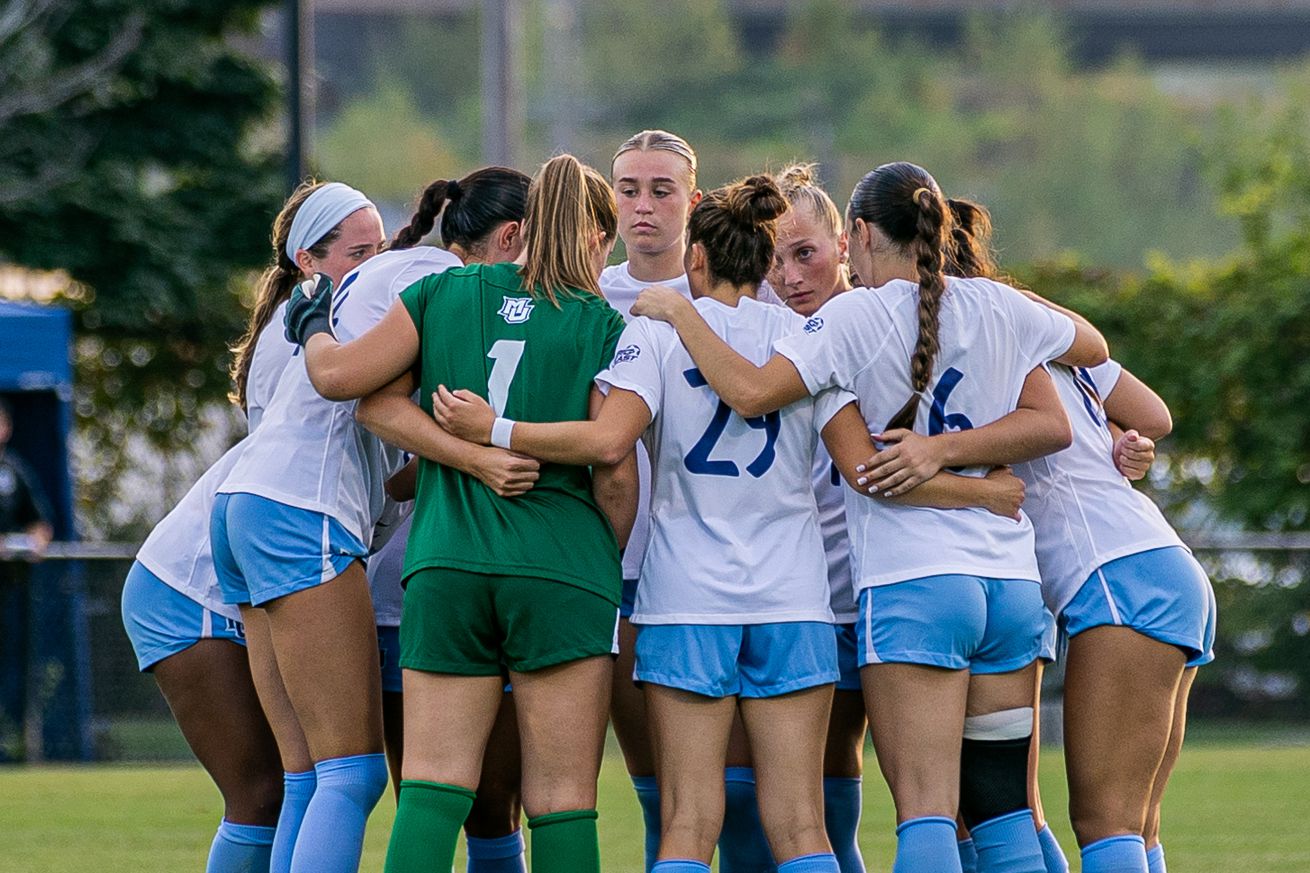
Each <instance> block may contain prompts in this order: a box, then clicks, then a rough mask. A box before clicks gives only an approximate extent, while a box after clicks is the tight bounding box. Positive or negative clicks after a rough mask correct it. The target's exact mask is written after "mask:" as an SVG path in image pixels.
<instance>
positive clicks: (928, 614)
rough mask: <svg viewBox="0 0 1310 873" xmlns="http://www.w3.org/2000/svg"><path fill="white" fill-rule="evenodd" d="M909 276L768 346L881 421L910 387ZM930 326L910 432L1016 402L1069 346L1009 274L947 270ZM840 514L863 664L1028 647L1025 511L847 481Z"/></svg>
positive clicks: (987, 669)
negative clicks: (849, 394)
mask: <svg viewBox="0 0 1310 873" xmlns="http://www.w3.org/2000/svg"><path fill="white" fill-rule="evenodd" d="M918 290H919V289H918V285H917V284H915V283H913V282H907V281H904V280H896V281H892V282H889V283H888V284H887V285H884V286H883V287H881V288H879V289H877V290H876V291H875V290H870V289H867V288H858V289H855V290H854V291H850V292H847V293H845V294H841V295H838V296H837V297H835V298H834V299H833V300H831V301H829V302H828V303H827V304H826V305H825V306H824V307H823V308H822V309H821V310H820V311H819V312H818V313H817V314H816V315H814V316H813V317H811V318H810V319H809V320H808V321H807V322H806V323H805V330H804V331H803V332H801V333H798V334H794V335H792V336H789V337H785V338H783V339H780V340H779V341H778V342H777V343H775V349H776V351H777V352H778V353H780V354H782V355H784V356H785V357H787V358H788V359H789V360H790V361H791V362H792V363H793V364H794V365H795V366H796V369H797V371H798V372H799V373H800V375H801V378H802V379H803V380H804V382H805V385H806V387H807V388H808V389H809V390H810V392H811V393H817V392H819V391H821V390H824V389H826V388H830V387H833V386H840V387H843V388H846V389H848V390H851V391H853V392H854V393H855V395H856V396H857V397H858V398H859V401H860V409H861V411H862V412H863V414H864V418H865V422H866V424H867V425H868V427H869V430H870V431H872V432H879V431H881V430H883V429H884V428H885V427H886V426H887V423H888V421H889V420H890V419H891V417H892V416H893V415H895V414H896V412H897V411H898V410H899V409H900V408H901V407H902V406H903V405H904V403H905V400H906V398H908V397H909V396H911V393H912V386H911V384H910V373H909V362H910V356H911V354H912V352H913V350H914V346H915V342H916V339H917V337H918ZM939 337H940V346H941V349H940V351H939V352H938V355H937V357H936V360H935V361H934V372H933V378H932V379H930V381H929V387H928V388H927V389H926V390H925V391H923V392H921V393H920V395H919V398H918V408H917V413H916V421H915V430H917V431H918V432H920V433H925V432H926V433H928V434H936V433H941V432H943V431H945V430H961V429H968V428H972V427H975V426H981V425H983V424H987V423H990V422H993V421H996V420H997V419H999V418H1001V417H1003V416H1004V415H1006V414H1007V413H1009V412H1011V411H1013V410H1014V409H1015V407H1016V405H1017V403H1018V398H1019V394H1020V392H1021V390H1022V388H1023V383H1024V380H1025V378H1026V377H1027V376H1028V374H1029V373H1030V372H1031V371H1032V370H1033V369H1034V368H1035V367H1037V366H1039V365H1041V364H1043V363H1045V362H1046V361H1048V360H1050V359H1052V358H1054V357H1056V356H1058V355H1060V354H1063V353H1064V352H1065V351H1067V350H1068V348H1069V346H1070V345H1071V344H1072V342H1073V337H1074V325H1073V322H1072V321H1071V320H1070V319H1069V318H1068V317H1067V316H1064V315H1062V314H1060V313H1057V312H1054V311H1053V310H1050V309H1048V308H1046V307H1043V306H1040V305H1038V304H1036V303H1033V302H1032V301H1030V300H1028V299H1027V298H1025V297H1023V296H1022V295H1020V294H1019V293H1018V292H1016V291H1014V290H1013V289H1011V288H1009V287H1007V286H1004V285H1001V284H999V283H996V282H992V281H989V280H985V279H956V278H952V279H949V280H948V284H947V291H946V293H945V294H944V295H943V297H942V300H941V312H940V321H939ZM963 472H966V473H968V474H970V475H978V476H981V475H984V474H985V472H986V471H985V470H983V469H974V470H968V471H963ZM846 518H847V525H848V531H849V534H850V540H851V558H852V572H853V578H854V583H855V588H856V589H857V590H858V591H859V592H860V593H859V611H860V617H859V627H858V633H859V640H858V642H859V658H860V664H861V665H862V666H863V665H865V664H873V663H882V662H903V663H917V664H927V665H933V666H938V667H945V668H948V669H957V670H958V669H966V668H968V669H971V670H972V671H974V672H978V673H1004V672H1010V671H1012V670H1015V669H1018V668H1020V667H1023V666H1025V665H1026V664H1028V663H1030V662H1031V661H1032V660H1033V659H1034V658H1035V657H1036V656H1037V655H1038V653H1039V652H1040V649H1041V642H1042V638H1043V636H1044V634H1045V631H1046V621H1045V619H1044V617H1043V610H1042V602H1041V594H1040V588H1039V585H1038V579H1039V578H1040V577H1039V575H1038V571H1037V560H1036V557H1035V556H1034V553H1033V529H1032V524H1031V522H1030V521H1029V520H1028V519H1027V517H1021V519H1020V520H1019V521H1017V522H1016V521H1014V520H1011V519H1005V518H1000V517H999V516H996V515H993V514H992V513H990V512H987V511H986V510H984V509H981V508H967V509H952V510H942V509H931V508H920V507H908V506H902V505H899V504H894V503H889V502H885V501H881V500H875V499H871V498H869V497H868V496H866V495H861V494H858V493H856V492H854V491H850V490H848V491H847V492H846ZM889 543H890V544H895V547H894V548H889V547H888V544H889ZM879 546H881V548H878V547H879Z"/></svg>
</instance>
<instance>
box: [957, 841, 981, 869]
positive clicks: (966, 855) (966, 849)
mask: <svg viewBox="0 0 1310 873" xmlns="http://www.w3.org/2000/svg"><path fill="white" fill-rule="evenodd" d="M956 848H958V849H959V850H960V868H961V869H962V870H963V871H964V873H978V850H977V849H975V848H974V847H973V838H972V837H970V838H969V839H967V840H960V842H959V843H957V844H956Z"/></svg>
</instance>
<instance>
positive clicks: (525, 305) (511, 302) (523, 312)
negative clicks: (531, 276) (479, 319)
mask: <svg viewBox="0 0 1310 873" xmlns="http://www.w3.org/2000/svg"><path fill="white" fill-rule="evenodd" d="M533 305H534V304H533V302H532V298H531V297H506V298H505V302H504V304H503V305H502V306H501V307H500V311H499V312H497V313H496V314H497V315H499V316H500V317H501V318H503V319H505V323H506V324H522V323H523V322H525V321H527V320H528V316H529V315H531V314H532V307H533Z"/></svg>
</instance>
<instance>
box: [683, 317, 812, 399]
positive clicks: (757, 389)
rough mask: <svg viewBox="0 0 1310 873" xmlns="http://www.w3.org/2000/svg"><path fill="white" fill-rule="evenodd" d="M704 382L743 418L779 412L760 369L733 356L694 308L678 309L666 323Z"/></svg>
mask: <svg viewBox="0 0 1310 873" xmlns="http://www.w3.org/2000/svg"><path fill="white" fill-rule="evenodd" d="M670 324H672V325H673V328H674V329H675V330H676V331H677V332H678V337H679V338H680V339H681V340H682V344H683V345H684V346H685V347H686V349H687V352H688V354H690V355H691V359H692V360H693V361H695V363H696V366H697V368H698V369H699V370H700V373H701V375H702V376H704V377H705V381H706V382H708V383H709V386H710V388H711V389H713V391H714V393H715V394H717V395H719V399H721V400H722V401H723V402H724V403H726V404H728V406H730V407H732V411H733V412H735V413H737V414H738V415H740V416H742V417H743V418H751V417H753V416H757V415H765V414H767V413H770V412H773V411H775V410H777V409H780V408H782V407H783V406H785V405H786V403H787V401H782V402H778V401H777V400H775V398H774V397H773V396H772V392H770V391H769V385H768V384H767V380H766V379H764V378H763V368H761V367H757V366H755V365H754V364H752V363H751V362H750V361H748V360H746V359H745V358H743V357H742V356H741V355H739V354H737V352H735V351H734V350H733V349H732V347H731V346H729V345H728V344H727V343H726V342H724V341H723V339H722V337H720V336H719V335H718V334H716V333H715V332H714V331H713V330H711V329H710V326H709V324H708V323H706V321H705V319H704V318H702V317H701V314H700V313H699V312H698V311H697V310H696V308H695V307H694V306H684V307H682V308H681V309H680V310H679V311H678V313H677V315H676V316H675V317H674V318H673V320H672V321H671V322H670Z"/></svg>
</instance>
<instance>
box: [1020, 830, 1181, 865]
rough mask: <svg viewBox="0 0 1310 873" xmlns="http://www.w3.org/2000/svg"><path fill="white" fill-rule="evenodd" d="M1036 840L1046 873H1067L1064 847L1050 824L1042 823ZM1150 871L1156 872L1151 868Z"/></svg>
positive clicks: (1067, 860) (1067, 863)
mask: <svg viewBox="0 0 1310 873" xmlns="http://www.w3.org/2000/svg"><path fill="white" fill-rule="evenodd" d="M1037 842H1039V843H1041V844H1042V860H1044V861H1045V862H1046V873H1069V859H1068V858H1066V857H1065V856H1064V849H1062V848H1060V841H1059V840H1057V839H1056V838H1055V834H1054V833H1052V832H1051V826H1050V825H1042V829H1041V830H1040V831H1038V832H1037ZM1151 873H1156V871H1154V870H1152V871H1151ZM1160 873H1164V868H1163V867H1161V868H1160Z"/></svg>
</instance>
